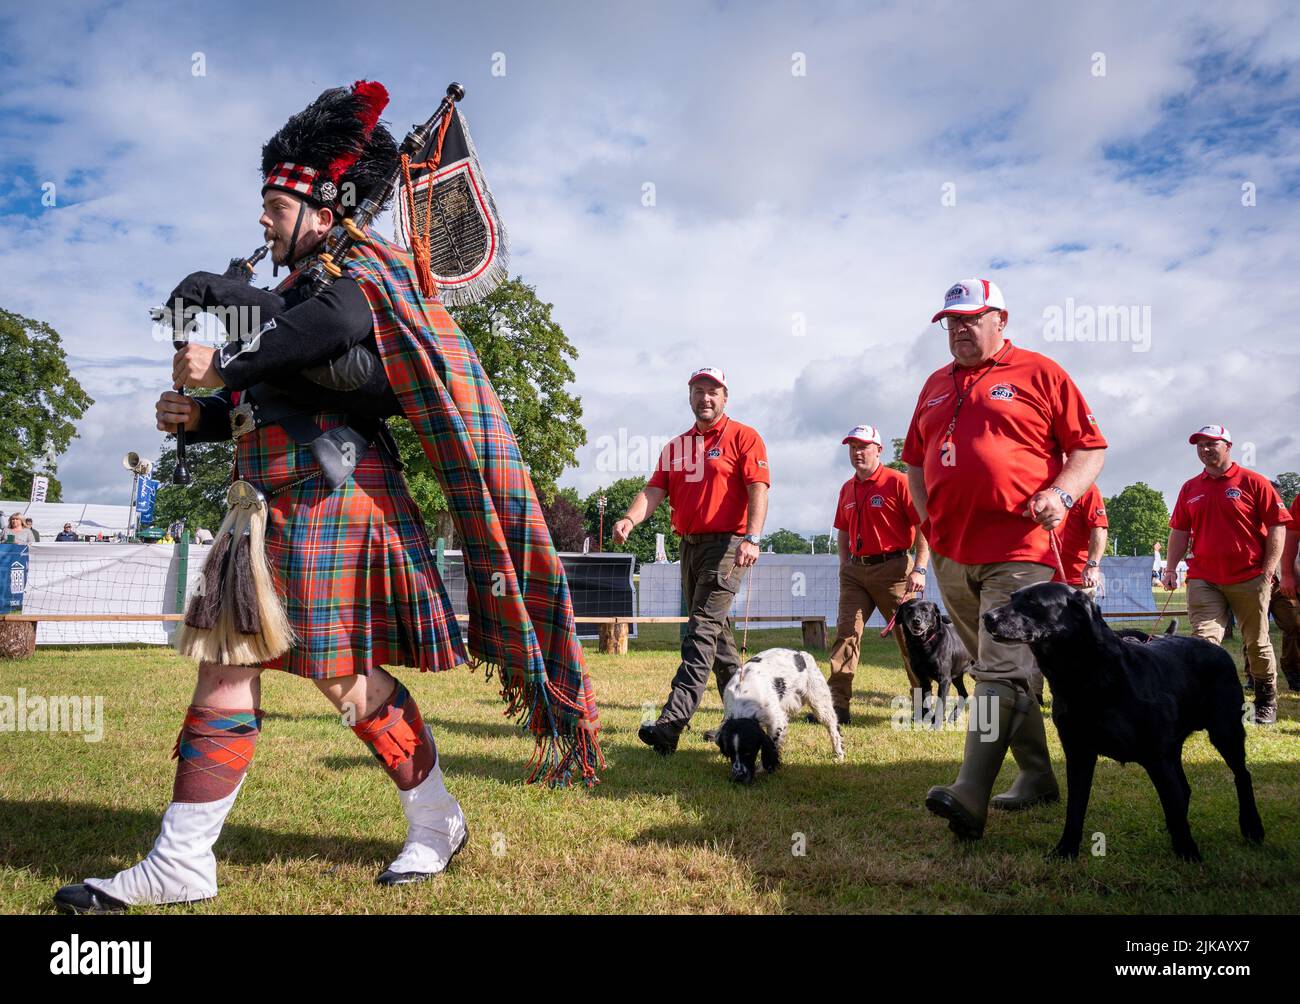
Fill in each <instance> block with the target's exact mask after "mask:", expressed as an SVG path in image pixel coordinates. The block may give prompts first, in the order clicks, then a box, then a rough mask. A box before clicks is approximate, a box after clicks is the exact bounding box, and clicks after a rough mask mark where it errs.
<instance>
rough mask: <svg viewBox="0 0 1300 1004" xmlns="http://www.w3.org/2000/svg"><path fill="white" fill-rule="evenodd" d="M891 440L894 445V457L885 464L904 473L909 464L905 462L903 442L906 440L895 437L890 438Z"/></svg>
mask: <svg viewBox="0 0 1300 1004" xmlns="http://www.w3.org/2000/svg"><path fill="white" fill-rule="evenodd" d="M890 442H891V443H893V446H894V459H893V460H891V461H890V462H889V463H887V464H885V466H886V467H892V468H893V469H894V470H896V471H902V472H903V473H904V474H906V473H907V464H905V463H904V462H903V443H905V442H906V440H904V439H900V438H897V437H895V438H894V439H892V440H890Z"/></svg>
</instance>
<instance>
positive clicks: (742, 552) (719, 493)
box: [614, 367, 771, 756]
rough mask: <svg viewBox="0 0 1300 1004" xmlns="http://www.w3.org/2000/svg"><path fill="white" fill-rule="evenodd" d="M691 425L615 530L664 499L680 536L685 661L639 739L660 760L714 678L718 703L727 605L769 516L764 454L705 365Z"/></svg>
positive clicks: (622, 535)
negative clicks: (685, 615) (654, 718)
mask: <svg viewBox="0 0 1300 1004" xmlns="http://www.w3.org/2000/svg"><path fill="white" fill-rule="evenodd" d="M687 385H688V386H689V387H690V398H689V400H690V406H691V411H693V412H694V413H695V423H694V424H693V425H692V426H691V427H690V428H689V429H687V430H686V431H685V432H683V433H682V434H681V435H680V436H678V437H677V438H675V439H674V440H673V441H672V442H670V443H669V444H668V445H667V446H666V447H664V450H663V453H661V454H660V456H659V463H658V464H657V465H656V468H655V472H654V474H653V475H651V477H650V480H649V481H648V482H647V483H646V486H645V488H643V489H642V490H641V492H640V494H638V495H637V497H636V498H635V499H633V500H632V504H631V505H630V506H628V509H627V513H626V514H625V515H624V516H623V518H622V519H620V520H619V521H618V522H617V523H615V524H614V543H616V544H622V543H623V542H624V541H625V540H627V538H628V534H630V533H631V532H632V530H633V529H634V528H635V527H636V525H637V524H638V523H641V522H642V521H644V520H646V519H648V518H649V517H650V515H651V514H652V513H653V512H654V511H655V509H656V508H657V507H658V506H659V503H660V502H662V501H663V500H664V499H665V498H667V499H669V501H670V504H671V505H672V511H673V529H674V530H676V531H677V532H678V533H679V534H681V538H682V551H681V562H682V596H683V599H684V600H685V602H686V605H687V608H688V609H689V611H690V621H689V623H688V624H687V625H686V635H685V637H684V638H683V639H682V661H681V665H680V666H679V667H678V669H677V675H676V676H675V677H673V682H672V689H671V690H670V692H669V694H668V700H667V701H666V702H665V703H664V707H663V711H662V712H660V715H659V719H658V721H656V722H655V723H654V724H649V723H647V724H645V725H642V726H641V729H640V731H639V732H638V733H637V737H638V738H639V739H640V740H641V741H642V742H643V743H645V744H646V745H647V746H649V747H651V748H652V749H654V751H655V752H656V753H659V754H661V755H663V756H667V755H668V754H670V753H672V752H673V751H674V750H676V749H677V741H678V739H679V738H680V736H681V734H682V732H683V730H685V728H686V726H687V724H689V722H690V720H691V716H692V715H694V714H695V709H696V708H698V707H699V705H700V700H701V698H703V696H704V689H705V687H706V686H708V682H709V673H710V672H712V673H713V675H714V677H715V678H716V681H717V685H718V695H719V696H721V695H722V692H723V690H724V688H725V687H726V686H727V681H728V680H729V679H731V674H732V673H734V672H735V671H736V670H737V669H739V668H740V653H739V652H737V651H736V640H735V638H734V637H732V633H731V617H730V615H731V604H732V601H733V600H735V598H736V593H737V592H738V591H739V590H740V586H741V583H742V582H743V581H744V579H745V575H746V574H747V572H748V571H749V568H750V566H751V565H753V564H754V562H756V561H757V560H758V554H759V551H758V543H759V535H760V534H761V533H762V532H763V520H764V518H765V517H766V515H767V490H768V485H769V484H770V483H771V481H770V478H769V477H768V467H767V447H766V446H764V445H763V439H762V437H761V436H759V434H758V433H757V432H755V431H754V430H753V429H751V428H750V427H749V426H747V425H741V424H740V423H739V422H737V421H735V420H734V419H732V418H731V417H730V416H728V415H726V414H724V412H725V410H726V407H727V378H726V376H725V375H724V374H723V372H722V370H719V369H713V368H711V367H705V368H704V369H698V370H696V371H695V372H694V373H692V374H691V377H690V379H689V380H688V381H687Z"/></svg>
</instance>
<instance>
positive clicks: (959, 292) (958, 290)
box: [943, 282, 970, 303]
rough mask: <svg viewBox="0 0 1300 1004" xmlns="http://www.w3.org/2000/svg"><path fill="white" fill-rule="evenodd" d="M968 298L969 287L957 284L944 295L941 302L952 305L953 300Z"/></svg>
mask: <svg viewBox="0 0 1300 1004" xmlns="http://www.w3.org/2000/svg"><path fill="white" fill-rule="evenodd" d="M968 296H970V287H969V286H967V285H966V284H965V283H961V282H959V283H957V285H955V286H953V287H952V289H950V290H948V292H947V293H945V294H944V297H943V301H944V303H952V301H953V300H961V299H964V298H965V297H968Z"/></svg>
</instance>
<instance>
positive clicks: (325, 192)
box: [318, 181, 339, 202]
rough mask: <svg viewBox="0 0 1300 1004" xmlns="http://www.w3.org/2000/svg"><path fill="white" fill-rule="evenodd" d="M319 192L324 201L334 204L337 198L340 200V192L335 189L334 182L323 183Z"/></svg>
mask: <svg viewBox="0 0 1300 1004" xmlns="http://www.w3.org/2000/svg"><path fill="white" fill-rule="evenodd" d="M318 191H319V192H320V197H321V198H322V199H324V200H325V201H326V202H333V201H334V200H335V199H336V198H338V194H339V190H338V189H337V188H335V187H334V182H332V181H323V182H321V186H320V188H319V189H318Z"/></svg>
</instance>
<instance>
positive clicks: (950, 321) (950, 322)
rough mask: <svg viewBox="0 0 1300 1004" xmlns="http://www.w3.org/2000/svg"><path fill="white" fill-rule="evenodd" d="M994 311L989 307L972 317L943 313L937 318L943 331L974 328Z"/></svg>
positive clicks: (994, 312) (994, 311)
mask: <svg viewBox="0 0 1300 1004" xmlns="http://www.w3.org/2000/svg"><path fill="white" fill-rule="evenodd" d="M996 313H997V311H996V310H993V309H991V308H990V309H989V310H985V311H983V312H981V313H979V314H975V315H974V316H972V317H963V316H961V315H959V314H944V315H943V316H942V317H941V318H939V326H940V327H941V328H943V330H944V331H952V330H953V329H954V328H955V329H957V330H958V331H960V330H961V329H962V328H974V327H976V326H977V325H978V324H979V322H980V321H982V320H983V319H984V318H985V317H987V316H988V315H989V314H996Z"/></svg>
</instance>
